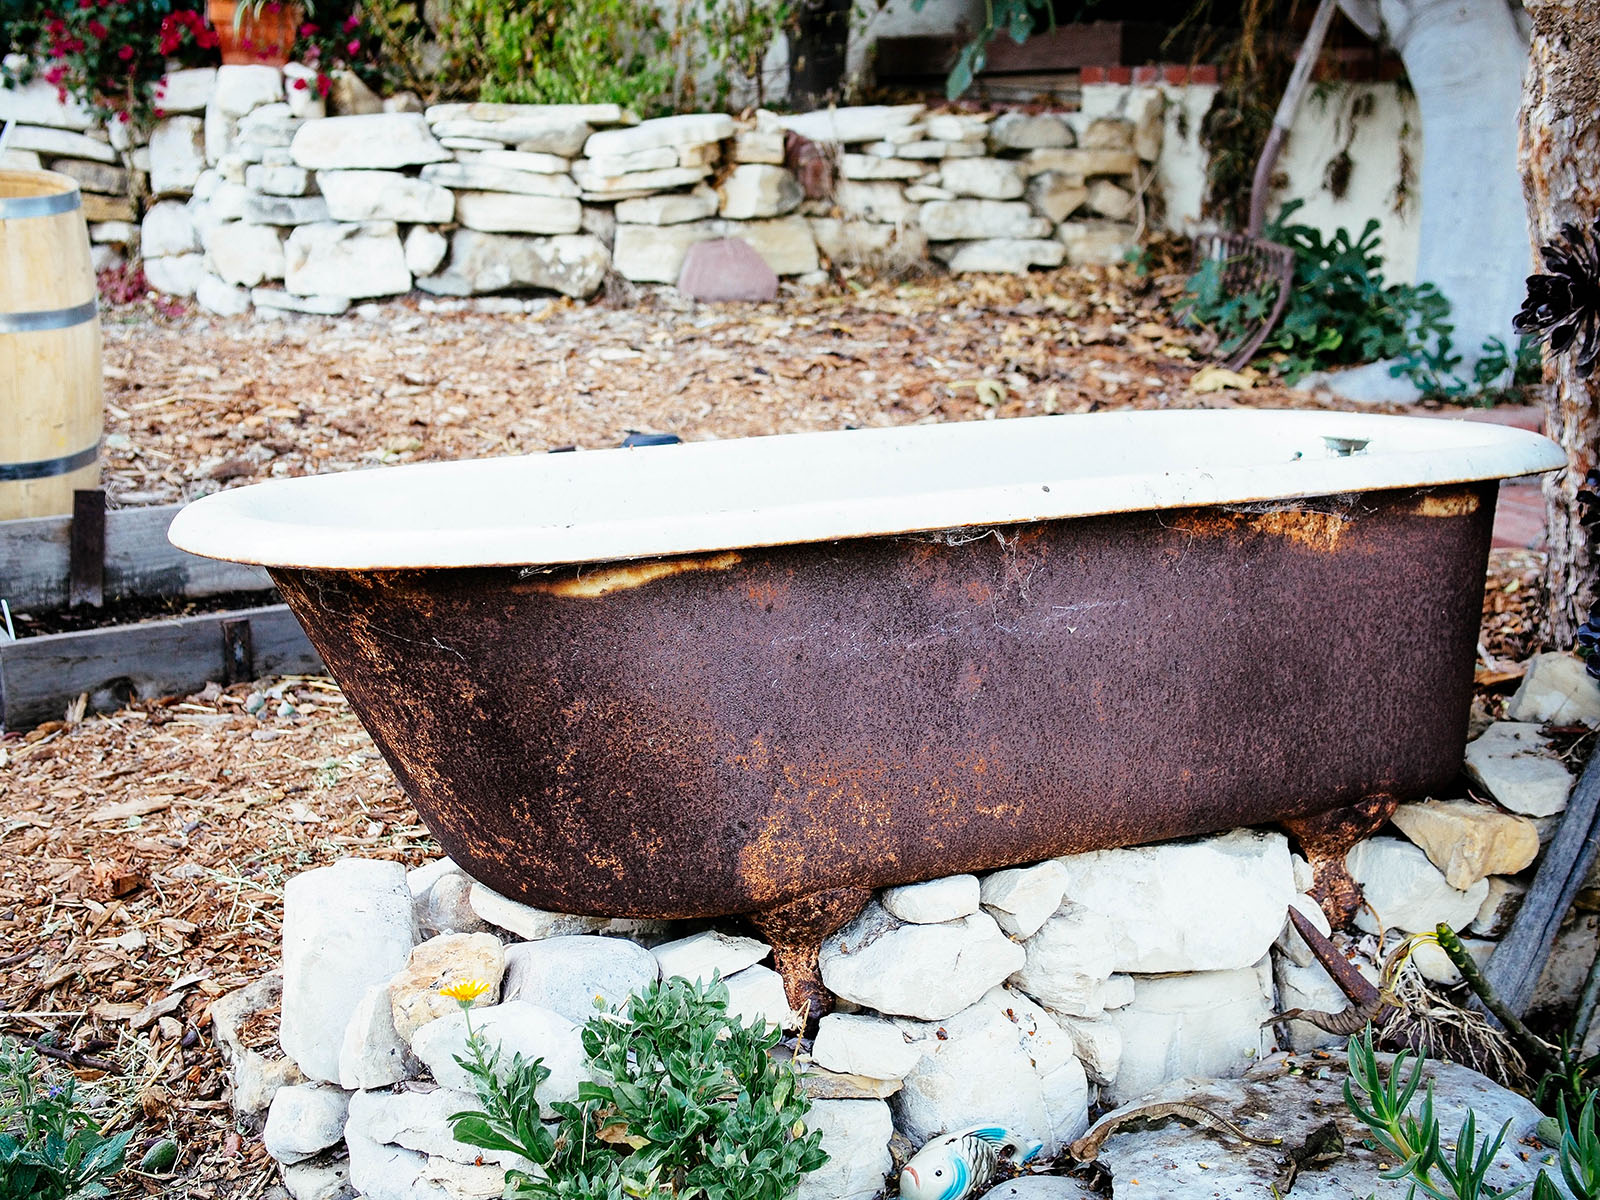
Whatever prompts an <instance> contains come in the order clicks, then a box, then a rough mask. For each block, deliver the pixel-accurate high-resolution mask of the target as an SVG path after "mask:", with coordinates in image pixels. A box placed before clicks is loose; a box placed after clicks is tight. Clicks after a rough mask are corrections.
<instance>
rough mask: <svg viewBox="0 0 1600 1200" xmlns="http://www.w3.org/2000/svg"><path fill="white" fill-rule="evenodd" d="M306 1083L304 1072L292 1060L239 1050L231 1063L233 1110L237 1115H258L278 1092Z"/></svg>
mask: <svg viewBox="0 0 1600 1200" xmlns="http://www.w3.org/2000/svg"><path fill="white" fill-rule="evenodd" d="M305 1081H306V1077H305V1073H304V1072H303V1071H301V1070H300V1068H299V1067H297V1066H296V1065H295V1061H294V1059H292V1058H289V1057H287V1056H280V1057H278V1058H268V1057H267V1056H266V1055H264V1054H260V1053H258V1052H256V1051H254V1050H244V1051H241V1052H240V1053H239V1055H238V1056H237V1057H236V1058H235V1059H234V1060H233V1097H232V1099H233V1111H234V1112H236V1113H238V1114H239V1115H240V1116H246V1117H254V1116H258V1115H260V1114H261V1113H264V1112H266V1111H267V1109H268V1108H269V1107H270V1106H271V1104H272V1101H273V1098H274V1097H275V1096H277V1094H278V1092H279V1091H280V1090H281V1089H283V1088H286V1087H292V1086H294V1085H296V1084H301V1083H304V1082H305Z"/></svg>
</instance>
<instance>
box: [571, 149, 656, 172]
mask: <svg viewBox="0 0 1600 1200" xmlns="http://www.w3.org/2000/svg"><path fill="white" fill-rule="evenodd" d="M583 162H584V164H585V168H584V169H585V170H587V171H592V172H593V173H594V174H596V175H600V176H606V175H637V174H639V173H640V172H641V171H669V170H671V169H672V168H673V167H680V166H683V165H684V164H683V163H681V162H679V161H678V150H677V148H676V147H675V146H652V147H650V149H648V150H631V151H629V152H628V153H626V154H605V155H602V156H601V157H599V158H586V159H584V160H583ZM568 170H571V167H570V166H569V167H568Z"/></svg>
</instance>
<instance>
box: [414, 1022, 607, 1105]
mask: <svg viewBox="0 0 1600 1200" xmlns="http://www.w3.org/2000/svg"><path fill="white" fill-rule="evenodd" d="M472 1027H473V1028H474V1029H476V1030H477V1031H478V1032H479V1033H481V1034H482V1035H483V1037H484V1038H485V1040H486V1041H488V1042H489V1044H491V1045H493V1044H496V1043H498V1044H499V1046H500V1049H501V1052H502V1053H503V1055H504V1056H505V1061H506V1062H508V1063H509V1062H510V1061H511V1056H512V1055H513V1054H517V1053H520V1054H521V1055H522V1057H523V1058H524V1059H527V1060H529V1061H532V1060H533V1059H535V1058H542V1059H544V1065H545V1066H546V1067H548V1068H549V1070H550V1078H549V1079H547V1080H546V1081H545V1082H544V1083H543V1084H541V1085H540V1087H539V1109H540V1113H541V1115H542V1116H543V1118H544V1119H545V1120H550V1119H551V1118H553V1117H554V1116H555V1110H554V1109H552V1108H551V1107H550V1105H551V1104H553V1103H555V1102H557V1101H563V1100H576V1099H577V1098H578V1084H579V1083H581V1082H583V1081H584V1080H585V1079H587V1078H588V1077H589V1076H588V1067H587V1063H586V1061H585V1058H584V1053H583V1037H582V1031H581V1030H580V1028H579V1026H577V1025H576V1024H574V1023H573V1022H571V1021H569V1020H567V1018H565V1017H563V1016H562V1015H561V1014H560V1013H557V1012H551V1011H550V1010H549V1009H548V1008H540V1007H539V1006H538V1005H537V1004H529V1003H528V1002H527V1001H526V1000H511V1001H508V1002H507V1003H505V1004H495V1005H491V1006H490V1007H489V1008H479V1009H474V1010H473V1014H472ZM411 1050H412V1053H414V1054H415V1055H416V1056H417V1057H418V1058H420V1059H421V1060H422V1061H423V1062H424V1063H425V1064H427V1067H428V1070H430V1071H432V1072H433V1077H434V1079H436V1080H437V1081H438V1082H439V1086H440V1087H448V1088H457V1089H459V1090H461V1091H471V1090H472V1087H473V1084H472V1077H471V1076H469V1075H468V1074H467V1073H466V1071H464V1070H462V1068H461V1067H460V1066H459V1065H458V1064H457V1063H456V1061H455V1060H456V1056H457V1055H464V1054H466V1052H467V1025H466V1015H465V1014H464V1013H461V1012H455V1013H451V1014H450V1015H449V1016H446V1017H440V1018H439V1019H438V1020H437V1021H430V1022H429V1023H428V1024H426V1025H424V1026H423V1027H422V1028H421V1029H419V1030H417V1032H416V1035H415V1036H414V1037H412V1039H411Z"/></svg>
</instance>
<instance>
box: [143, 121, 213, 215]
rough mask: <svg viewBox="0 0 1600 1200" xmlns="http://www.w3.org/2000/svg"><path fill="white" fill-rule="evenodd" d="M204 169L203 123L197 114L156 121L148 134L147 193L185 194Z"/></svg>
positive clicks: (162, 194) (158, 194) (192, 188)
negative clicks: (148, 178) (148, 169)
mask: <svg viewBox="0 0 1600 1200" xmlns="http://www.w3.org/2000/svg"><path fill="white" fill-rule="evenodd" d="M205 169H206V148H205V125H204V122H202V121H201V120H200V118H199V117H168V118H167V119H166V120H165V121H158V122H156V127H155V129H154V130H153V131H152V132H151V134H150V193H151V195H154V196H173V195H187V194H188V193H189V192H191V191H193V190H194V185H195V183H196V182H197V181H198V180H199V178H200V173H201V172H202V171H204V170H205Z"/></svg>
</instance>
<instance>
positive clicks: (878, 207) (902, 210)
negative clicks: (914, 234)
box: [833, 179, 920, 225]
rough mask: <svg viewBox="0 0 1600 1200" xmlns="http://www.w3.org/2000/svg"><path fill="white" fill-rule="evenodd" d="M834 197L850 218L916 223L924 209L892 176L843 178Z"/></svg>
mask: <svg viewBox="0 0 1600 1200" xmlns="http://www.w3.org/2000/svg"><path fill="white" fill-rule="evenodd" d="M833 200H834V203H835V204H837V205H838V207H839V213H840V215H841V216H843V217H844V219H845V220H847V221H873V222H877V223H878V224H883V225H914V224H916V222H917V217H918V213H919V211H920V210H919V208H918V206H917V205H915V204H912V203H911V202H910V201H909V200H907V199H906V189H905V188H903V187H901V186H900V185H899V184H898V183H894V182H891V181H889V180H859V179H841V180H839V182H838V183H836V184H834V188H833Z"/></svg>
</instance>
